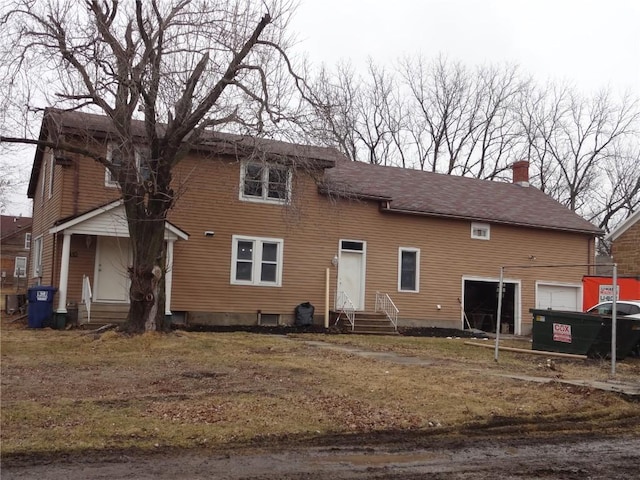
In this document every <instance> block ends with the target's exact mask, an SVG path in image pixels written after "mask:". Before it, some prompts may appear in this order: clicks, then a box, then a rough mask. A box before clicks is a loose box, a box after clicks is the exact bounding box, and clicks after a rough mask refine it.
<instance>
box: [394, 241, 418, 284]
mask: <svg viewBox="0 0 640 480" xmlns="http://www.w3.org/2000/svg"><path fill="white" fill-rule="evenodd" d="M419 290H420V249H418V248H408V247H400V248H399V249H398V291H399V292H415V293H417V292H418V291H419Z"/></svg>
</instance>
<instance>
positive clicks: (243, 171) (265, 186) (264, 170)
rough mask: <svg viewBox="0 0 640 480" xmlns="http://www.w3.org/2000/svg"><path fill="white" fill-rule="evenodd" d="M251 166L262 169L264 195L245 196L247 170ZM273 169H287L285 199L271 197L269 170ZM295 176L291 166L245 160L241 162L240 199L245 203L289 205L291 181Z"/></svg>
mask: <svg viewBox="0 0 640 480" xmlns="http://www.w3.org/2000/svg"><path fill="white" fill-rule="evenodd" d="M249 166H258V167H260V168H262V195H261V196H259V197H258V196H257V195H245V193H244V182H245V176H246V172H247V168H248V167H249ZM271 168H280V169H286V172H287V179H286V182H287V184H286V194H285V198H271V197H269V170H270V169H271ZM292 176H293V170H292V167H291V166H290V165H282V164H269V163H262V162H252V161H250V160H245V161H243V162H241V165H240V188H239V198H240V200H243V201H245V202H258V203H270V204H276V205H287V204H288V203H289V201H290V199H291V179H292Z"/></svg>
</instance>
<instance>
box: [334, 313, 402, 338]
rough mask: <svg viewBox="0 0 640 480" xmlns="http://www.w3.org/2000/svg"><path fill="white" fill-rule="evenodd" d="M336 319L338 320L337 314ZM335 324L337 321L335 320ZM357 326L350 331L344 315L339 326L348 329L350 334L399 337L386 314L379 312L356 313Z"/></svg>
mask: <svg viewBox="0 0 640 480" xmlns="http://www.w3.org/2000/svg"><path fill="white" fill-rule="evenodd" d="M334 313H335V314H336V315H335V316H334V318H338V314H337V312H334ZM334 322H335V320H334ZM354 323H355V326H354V329H353V330H351V329H350V325H349V322H348V321H347V319H346V318H345V316H344V315H342V316H341V317H340V320H339V321H338V325H339V326H341V327H346V328H348V329H349V330H348V331H350V332H353V333H357V334H359V335H397V334H398V332H397V331H396V330H395V328H393V324H392V323H391V322H390V321H389V319H388V318H387V316H386V315H385V314H384V313H379V312H356V313H355V321H354Z"/></svg>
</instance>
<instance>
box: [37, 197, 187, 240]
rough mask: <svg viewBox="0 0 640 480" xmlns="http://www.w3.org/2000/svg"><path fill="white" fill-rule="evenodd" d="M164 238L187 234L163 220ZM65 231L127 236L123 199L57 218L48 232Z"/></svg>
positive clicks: (174, 237) (176, 238) (183, 236)
mask: <svg viewBox="0 0 640 480" xmlns="http://www.w3.org/2000/svg"><path fill="white" fill-rule="evenodd" d="M164 228H165V239H174V240H179V239H180V240H188V239H189V234H188V233H187V232H185V231H184V230H182V229H180V228H178V227H176V226H175V225H174V224H173V223H171V222H169V221H168V220H166V221H165V222H164ZM63 231H67V232H69V233H76V234H85V235H111V236H114V237H129V228H128V226H127V217H126V213H125V211H124V200H122V199H119V200H114V201H112V202H109V203H107V204H105V205H101V206H99V207H96V208H92V209H91V210H87V211H86V212H84V213H81V214H79V215H73V216H71V217H67V218H63V219H61V220H58V221H57V222H56V223H55V224H54V226H53V227H51V228H50V229H49V233H58V232H63Z"/></svg>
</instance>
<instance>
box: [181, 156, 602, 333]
mask: <svg viewBox="0 0 640 480" xmlns="http://www.w3.org/2000/svg"><path fill="white" fill-rule="evenodd" d="M183 167H185V168H186V169H188V170H190V169H191V168H193V169H194V170H192V172H193V175H192V180H191V182H190V184H189V188H188V189H187V190H186V191H185V192H184V194H183V195H182V197H181V199H180V201H179V203H178V206H177V208H176V209H175V210H174V212H173V213H172V219H173V220H174V221H175V222H176V224H177V225H178V226H179V227H180V228H183V229H184V230H186V231H187V232H189V233H190V234H191V238H190V239H189V241H188V242H178V243H177V244H176V254H175V258H176V263H175V267H174V294H173V304H172V307H173V309H174V310H190V311H201V312H231V313H255V312H256V311H257V310H262V311H263V312H270V313H272V312H273V313H290V312H292V311H293V309H294V307H295V306H296V305H297V304H298V303H301V302H303V301H310V302H311V303H313V304H314V305H315V306H316V312H317V313H318V314H321V313H322V312H323V310H324V308H323V305H324V278H325V269H326V268H327V267H330V266H331V259H332V258H333V256H334V255H336V254H337V253H338V246H339V241H340V239H354V240H362V241H365V242H367V258H366V269H367V278H366V292H365V293H366V308H367V309H372V308H373V306H374V298H375V292H376V290H380V291H383V292H387V293H389V294H390V295H391V297H392V298H393V299H394V301H395V302H396V303H397V304H398V306H399V308H400V310H401V316H404V317H407V318H414V319H423V320H424V321H425V322H427V323H428V322H442V321H451V322H457V323H456V324H459V322H460V316H461V314H460V306H459V303H458V298H461V297H462V278H463V276H476V277H489V278H494V279H497V278H498V276H499V267H500V265H523V264H526V265H529V264H533V263H534V262H533V261H532V260H530V259H529V257H530V256H533V257H535V258H536V260H535V263H536V264H539V265H541V264H568V263H571V264H585V263H588V262H589V243H590V240H589V238H588V237H587V236H584V235H575V234H568V233H562V232H553V231H542V230H535V229H523V228H516V227H511V226H501V225H492V226H491V240H489V241H483V240H473V239H471V238H470V222H467V221H459V220H446V219H438V218H427V217H419V216H409V215H398V214H389V213H381V212H380V210H379V208H378V205H377V203H376V202H363V201H346V200H339V201H337V202H335V203H332V202H331V201H330V200H329V199H327V198H326V197H324V196H322V195H319V194H318V193H317V189H316V188H315V186H314V185H313V184H312V182H311V181H310V179H306V180H305V179H301V180H300V182H299V183H298V187H299V189H300V191H304V192H305V194H304V197H303V198H302V199H299V202H298V203H296V204H295V205H294V207H291V208H288V209H285V208H283V207H279V206H273V205H263V204H253V203H248V202H241V201H240V200H238V188H237V184H238V178H239V166H238V164H235V163H233V164H223V163H220V162H212V161H209V162H206V163H201V164H199V165H197V166H196V165H195V163H190V162H186V163H185V164H184V165H183ZM199 205H201V206H202V207H200V208H198V207H197V206H199ZM298 207H300V208H298ZM205 230H213V231H215V232H216V234H215V237H213V238H209V237H205V236H204V234H203V233H204V231H205ZM234 234H242V235H250V236H258V237H260V236H263V237H275V238H283V239H285V240H284V275H283V284H282V287H281V288H274V287H258V286H237V285H231V284H230V269H231V238H232V235H234ZM399 247H414V248H419V249H420V251H421V269H420V292H419V293H418V294H414V293H404V292H403V293H399V292H398V291H397V281H398V279H397V265H398V248H399ZM587 273H588V271H587V269H586V267H574V268H563V269H553V270H550V269H536V270H509V271H507V274H506V277H507V278H509V279H511V280H517V281H520V282H521V286H522V293H523V294H522V313H523V319H524V320H525V322H528V319H527V317H528V313H527V312H528V309H529V308H532V307H533V306H534V302H535V299H534V288H535V281H536V280H542V281H553V282H565V283H577V284H579V283H580V281H581V278H582V275H584V274H587ZM336 274H337V269H336V268H333V267H331V283H332V285H331V298H332V299H333V295H334V294H335V281H336ZM436 304H440V305H441V306H442V309H441V310H440V311H438V310H436V308H435V305H436Z"/></svg>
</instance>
